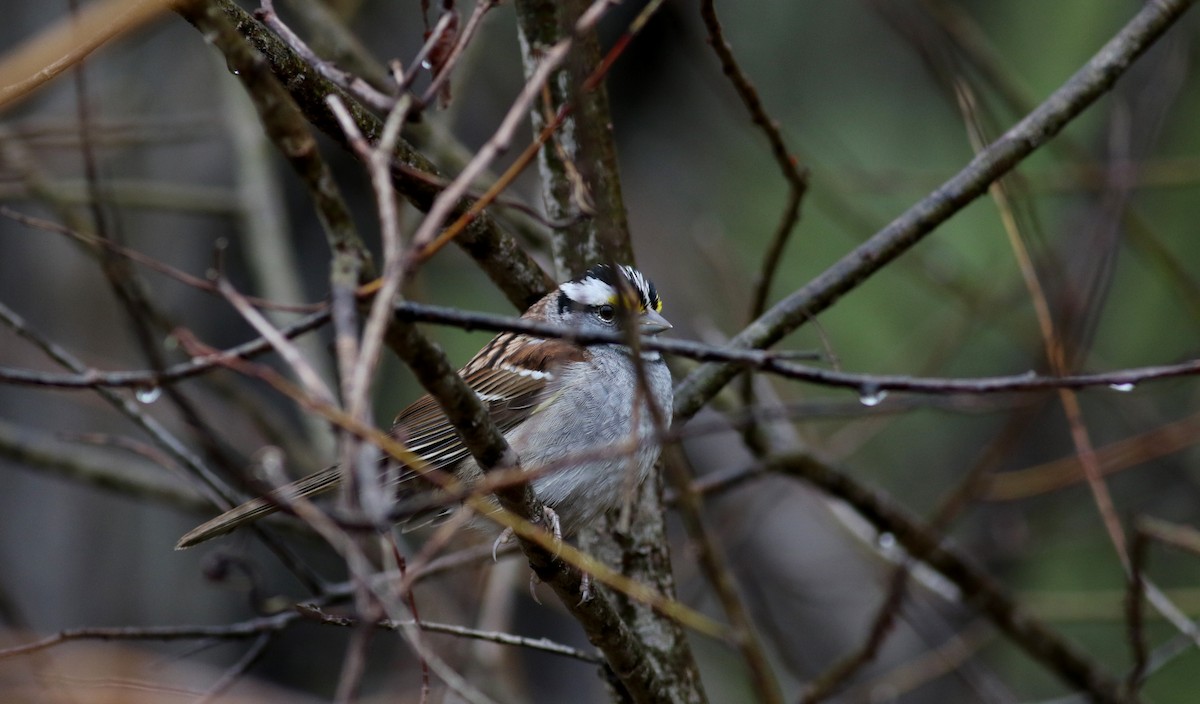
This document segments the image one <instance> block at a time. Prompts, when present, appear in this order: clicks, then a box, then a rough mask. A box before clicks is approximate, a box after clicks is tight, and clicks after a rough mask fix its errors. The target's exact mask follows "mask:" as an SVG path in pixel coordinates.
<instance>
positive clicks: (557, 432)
mask: <svg viewBox="0 0 1200 704" xmlns="http://www.w3.org/2000/svg"><path fill="white" fill-rule="evenodd" d="M591 351H592V358H591V360H590V363H589V364H576V365H570V366H568V367H566V368H564V369H563V370H562V372H561V374H560V375H559V378H558V379H556V380H555V385H556V387H557V388H556V390H555V396H554V397H553V402H552V403H550V404H548V405H547V408H546V409H544V410H542V411H540V412H539V413H536V414H535V415H534V416H532V417H531V418H530V419H529V420H527V421H526V422H524V423H522V424H521V425H520V426H519V427H518V428H516V429H514V430H513V431H512V432H511V433H510V434H509V436H508V439H509V442H510V443H511V444H512V446H513V448H514V449H515V450H516V451H517V453H518V454H519V455H520V457H521V466H522V467H523V468H524V469H525V470H526V471H531V472H534V473H536V474H537V477H536V478H535V479H534V481H533V488H534V492H535V493H536V494H537V496H538V498H539V499H541V500H542V501H543V502H545V503H546V504H548V505H549V506H550V507H551V508H553V509H555V511H556V512H557V513H558V515H559V518H560V519H561V520H562V522H563V531H564V532H565V533H568V534H569V533H573V532H575V531H576V530H577V529H578V528H580V527H581V526H582V525H583V524H584V523H586V522H588V521H590V520H592V519H594V518H596V517H597V516H598V515H599V514H601V513H603V512H604V511H607V510H608V509H610V508H613V507H615V506H617V505H619V504H620V502H621V501H622V500H623V498H624V497H625V496H626V493H627V492H628V491H629V490H630V489H632V488H633V487H635V486H637V484H638V483H640V482H641V481H642V480H644V479H645V478H646V476H647V475H648V474H649V472H650V469H651V468H652V467H653V465H654V462H655V460H657V459H658V455H659V447H658V445H657V444H656V443H654V442H653V440H654V421H653V417H652V415H651V412H650V410H649V409H648V408H647V407H646V402H645V398H646V394H645V393H639V392H638V388H637V376H636V373H635V371H634V366H633V360H632V359H631V358H630V355H629V352H628V350H627V349H624V348H620V347H615V346H605V347H594V348H592V350H591ZM647 357H648V358H647V359H645V361H644V364H645V370H646V377H647V380H648V382H649V394H650V395H651V396H653V397H654V399H655V405H656V406H657V407H658V408H659V410H660V411H661V413H662V415H663V421H664V423H665V424H667V425H668V426H669V424H670V422H671V403H672V400H673V399H672V386H671V375H670V372H669V371H668V370H667V366H666V363H665V362H664V361H663V360H662V358H661V356H660V355H657V354H654V355H647ZM635 400H636V402H635Z"/></svg>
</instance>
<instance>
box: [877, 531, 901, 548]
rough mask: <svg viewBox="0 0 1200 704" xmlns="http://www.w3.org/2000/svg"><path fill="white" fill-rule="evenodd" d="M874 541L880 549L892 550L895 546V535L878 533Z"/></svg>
mask: <svg viewBox="0 0 1200 704" xmlns="http://www.w3.org/2000/svg"><path fill="white" fill-rule="evenodd" d="M875 542H876V543H877V544H878V545H879V549H880V550H884V551H887V550H892V549H894V548H895V547H896V536H894V535H892V534H891V533H880V534H879V537H878V538H876V539H875Z"/></svg>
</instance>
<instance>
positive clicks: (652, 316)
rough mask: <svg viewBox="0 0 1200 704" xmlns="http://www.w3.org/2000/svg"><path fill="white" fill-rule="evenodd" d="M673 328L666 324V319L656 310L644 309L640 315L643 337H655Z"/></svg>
mask: <svg viewBox="0 0 1200 704" xmlns="http://www.w3.org/2000/svg"><path fill="white" fill-rule="evenodd" d="M673 327H675V326H674V325H671V323H669V322H667V319H666V318H664V317H662V314H661V313H659V312H658V311H656V310H650V309H646V310H645V311H644V312H643V313H642V320H641V332H642V334H643V335H657V334H658V333H660V332H665V331H667V330H670V329H671V328H673Z"/></svg>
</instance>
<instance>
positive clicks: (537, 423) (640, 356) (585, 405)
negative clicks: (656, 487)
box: [175, 264, 673, 550]
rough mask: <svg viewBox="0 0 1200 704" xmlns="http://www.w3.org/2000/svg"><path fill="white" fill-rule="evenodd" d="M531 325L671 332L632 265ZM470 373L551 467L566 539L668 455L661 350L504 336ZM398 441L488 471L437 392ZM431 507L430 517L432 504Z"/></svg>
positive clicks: (549, 477)
mask: <svg viewBox="0 0 1200 704" xmlns="http://www.w3.org/2000/svg"><path fill="white" fill-rule="evenodd" d="M521 318H522V319H523V320H527V321H534V322H539V323H549V324H554V325H559V326H562V327H565V328H571V329H575V330H578V331H580V332H597V331H600V332H606V331H607V332H620V331H625V332H626V333H627V334H629V333H638V334H642V335H658V334H659V333H662V332H665V331H667V330H670V329H671V328H672V325H671V323H670V322H668V321H667V319H666V318H665V317H663V315H662V299H661V298H660V297H659V294H658V290H657V288H656V287H655V286H654V283H653V282H651V281H650V279H649V278H647V277H646V276H645V275H644V274H643V273H642V272H640V271H638V270H637V269H635V268H634V267H632V266H629V265H624V264H619V265H610V264H596V265H594V266H591V267H590V268H588V269H587V270H586V271H585V272H584V273H583V274H582V275H581V276H579V277H577V278H575V279H572V280H570V281H566V282H563V283H562V284H560V285H559V286H558V287H557V288H556V289H554V290H553V291H551V292H550V293H548V294H546V295H545V296H543V297H542V298H541V299H539V300H538V301H537V302H535V303H534V304H533V305H531V306H530V307H529V308H528V309H527V310H526V311H525V313H524V314H523V315H522V316H521ZM630 327H631V328H632V329H628V328H630ZM639 367H640V368H641V369H640V370H639ZM639 371H640V372H641V373H640V374H639ZM459 374H460V376H461V377H462V379H463V381H464V382H466V384H467V386H469V387H470V388H471V389H472V390H473V391H474V392H475V394H476V395H477V396H478V397H479V400H480V401H481V402H482V403H483V404H484V405H485V406H486V407H487V409H488V411H489V414H490V415H491V417H492V420H493V422H495V424H496V426H497V427H498V428H499V430H500V431H501V432H502V433H503V434H504V436H505V439H506V440H507V441H508V443H509V445H510V446H511V447H512V448H513V450H515V451H516V453H517V455H518V456H519V458H520V462H521V467H522V469H524V470H527V471H528V470H537V469H538V468H545V471H535V472H534V473H533V475H532V476H533V479H532V482H531V486H532V489H533V493H534V496H535V497H536V498H537V499H538V500H539V501H541V502H542V503H543V504H544V505H545V506H546V507H548V508H550V509H551V511H552V512H553V514H555V515H556V516H557V519H558V521H559V527H560V529H561V532H562V534H563V535H566V536H570V535H573V534H575V533H576V532H577V531H578V530H579V529H581V528H582V527H583V526H585V525H587V524H589V523H590V522H592V521H594V520H596V519H597V518H599V517H600V516H601V515H603V514H604V513H605V512H607V511H608V510H610V509H613V508H616V507H617V506H619V505H620V504H621V502H622V501H623V500H624V497H625V496H626V494H627V493H628V491H629V488H630V487H632V486H636V485H637V484H639V483H640V482H642V481H643V480H645V478H646V477H647V476H648V475H649V474H650V472H651V470H652V468H653V466H654V463H655V462H656V461H657V459H658V456H659V453H660V450H661V446H660V443H659V442H658V441H657V437H656V434H657V425H656V424H659V423H661V424H662V427H666V426H669V425H670V422H671V404H672V401H673V389H672V382H671V375H670V371H669V370H668V369H667V364H666V361H665V360H664V359H663V356H662V354H661V353H659V352H657V351H653V350H645V349H641V350H639V351H638V352H635V351H634V350H633V348H631V347H629V346H628V345H625V344H622V343H599V344H588V345H584V344H581V343H579V342H576V341H574V340H572V339H570V337H569V336H568V337H564V338H557V339H548V338H540V337H536V336H533V335H528V334H525V333H520V332H503V333H500V334H499V335H497V336H496V337H494V338H492V340H491V341H490V342H488V343H487V344H486V345H484V346H483V348H482V349H480V350H479V352H477V353H476V354H475V355H474V356H473V357H472V358H471V360H470V361H469V362H467V364H466V365H465V366H464V367H463V368H462V369H461V370H460V371H459ZM648 403H653V404H654V409H651V408H650V407H649V406H648V405H647V404H648ZM391 434H392V436H393V437H395V438H396V439H398V440H400V441H401V442H403V443H404V444H405V446H406V447H407V448H408V449H409V450H410V451H411V452H413V453H414V454H415V455H417V456H418V457H420V458H421V459H422V461H423V462H424V463H425V464H426V466H427V467H428V468H430V469H435V470H445V471H447V472H450V473H452V474H453V475H454V476H455V477H456V478H457V479H459V480H461V481H463V482H464V483H465V484H467V485H468V486H470V485H471V484H472V483H473V482H475V481H477V480H478V479H479V478H480V477H481V476H482V472H481V470H480V468H479V466H478V465H477V463H476V462H475V460H474V459H473V458H472V457H471V455H470V453H469V452H468V450H467V448H466V447H465V446H464V445H463V443H462V440H461V439H460V438H459V436H458V434H457V433H456V432H455V430H454V427H453V425H452V424H451V423H450V421H449V420H448V419H447V418H446V416H445V414H444V413H442V411H441V408H440V407H439V406H438V403H437V401H435V400H434V399H433V397H432V396H429V395H425V396H422V397H421V398H419V399H417V400H416V401H414V402H413V403H412V404H411V405H409V406H407V407H406V408H405V409H404V410H402V411H400V413H399V414H397V416H396V418H395V421H394V422H393V425H392V429H391ZM630 448H632V449H630ZM381 466H382V463H381ZM415 475H416V472H413V471H412V470H403V471H401V472H400V473H399V476H400V478H399V479H398V480H397V485H396V500H397V506H402V505H403V500H404V499H406V498H408V499H412V498H415V497H416V496H417V495H419V494H421V493H422V492H424V493H425V494H426V495H428V494H429V493H430V492H431V491H432V490H433V487H432V486H431V485H430V484H429V483H428V482H426V481H421V480H419V479H417V478H416V476H415ZM341 478H342V471H341V469H340V468H339V467H337V466H333V467H329V468H326V469H323V470H321V471H319V472H316V473H314V474H310V475H309V476H307V477H304V478H302V479H299V480H296V481H295V482H292V483H291V484H287V485H285V486H283V487H280V488H277V489H274V490H273V491H271V492H270V493H268V494H267V495H265V496H263V497H259V498H256V499H252V500H250V501H247V502H246V503H244V504H242V505H240V506H237V507H235V508H232V509H230V510H228V511H226V512H225V513H223V514H221V515H219V516H217V517H215V518H213V519H211V520H209V521H207V522H205V523H203V524H201V525H199V526H197V527H196V528H194V529H192V530H191V531H189V532H188V533H186V534H185V535H184V536H183V537H182V538H180V539H179V542H178V543H177V544H176V546H175V549H176V550H182V549H185V548H189V547H192V546H194V545H197V544H199V543H202V542H205V541H207V540H209V539H211V538H215V537H217V536H220V535H223V534H226V533H229V532H232V531H234V530H236V529H237V528H240V527H242V526H244V525H246V524H249V523H252V522H254V521H257V520H259V519H261V518H263V517H265V516H267V515H269V514H271V513H274V512H275V511H277V510H279V507H280V506H281V505H287V504H288V503H289V502H291V501H294V500H296V499H299V498H309V497H312V496H316V495H318V494H322V493H325V492H328V491H331V490H333V489H335V488H337V487H338V485H339V484H340V483H341ZM415 503H417V504H420V503H421V502H419V501H418V502H415ZM423 505H425V506H426V513H427V512H428V505H429V502H428V500H426V501H425V502H424V504H423ZM440 511H441V513H442V514H448V513H449V512H451V511H452V509H449V508H445V507H442V508H441V509H440ZM393 513H397V512H393ZM400 513H402V511H401V512H400ZM399 518H401V519H403V518H404V516H399ZM410 518H411V517H410ZM401 522H403V521H401Z"/></svg>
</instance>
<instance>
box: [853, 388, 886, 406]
mask: <svg viewBox="0 0 1200 704" xmlns="http://www.w3.org/2000/svg"><path fill="white" fill-rule="evenodd" d="M887 395H888V392H886V391H884V390H883V389H873V388H864V389H863V390H862V391H861V392H859V395H858V401H859V403H861V404H862V405H864V406H866V407H868V408H871V407H874V406H878V405H879V404H880V403H882V402H883V399H885V398H887Z"/></svg>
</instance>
